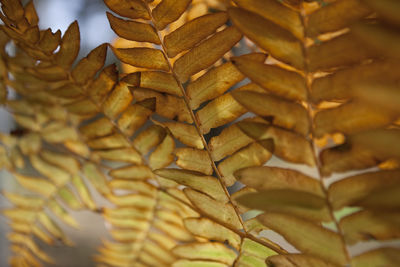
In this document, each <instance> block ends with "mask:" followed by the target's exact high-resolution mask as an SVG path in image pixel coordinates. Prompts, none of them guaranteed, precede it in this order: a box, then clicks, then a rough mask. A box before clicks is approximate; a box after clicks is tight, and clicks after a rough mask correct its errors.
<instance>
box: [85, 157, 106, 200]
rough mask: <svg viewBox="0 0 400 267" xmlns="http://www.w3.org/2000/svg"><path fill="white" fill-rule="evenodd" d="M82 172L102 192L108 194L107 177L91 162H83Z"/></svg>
mask: <svg viewBox="0 0 400 267" xmlns="http://www.w3.org/2000/svg"><path fill="white" fill-rule="evenodd" d="M83 172H84V174H85V176H86V178H88V179H89V181H90V182H91V183H92V185H93V186H94V187H95V188H96V189H97V191H99V192H100V193H102V194H105V195H107V194H109V193H110V189H109V188H108V186H107V179H106V177H105V176H104V174H103V173H102V172H101V171H100V170H99V169H98V167H97V166H96V165H95V164H93V163H85V164H84V165H83Z"/></svg>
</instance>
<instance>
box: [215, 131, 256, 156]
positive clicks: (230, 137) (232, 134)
mask: <svg viewBox="0 0 400 267" xmlns="http://www.w3.org/2000/svg"><path fill="white" fill-rule="evenodd" d="M252 142H253V139H252V138H250V137H248V136H247V135H246V134H244V133H243V132H242V131H241V130H240V128H239V127H237V125H236V124H233V125H231V126H228V127H227V128H225V129H223V130H222V132H221V133H220V134H219V135H217V136H214V137H212V138H211V140H210V142H209V143H208V146H209V148H210V150H211V155H212V157H213V160H214V161H219V160H221V159H223V158H224V157H226V156H228V155H231V154H232V153H234V152H236V151H237V150H239V149H240V148H243V147H245V146H247V145H248V144H250V143H252Z"/></svg>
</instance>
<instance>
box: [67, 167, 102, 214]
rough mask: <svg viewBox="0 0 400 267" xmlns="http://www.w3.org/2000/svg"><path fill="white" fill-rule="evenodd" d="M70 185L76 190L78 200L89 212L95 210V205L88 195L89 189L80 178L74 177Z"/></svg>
mask: <svg viewBox="0 0 400 267" xmlns="http://www.w3.org/2000/svg"><path fill="white" fill-rule="evenodd" d="M72 184H73V185H74V187H75V188H76V191H77V192H78V194H79V196H80V199H81V200H82V202H83V203H84V204H85V205H86V206H87V207H88V208H89V209H91V210H94V209H95V208H96V204H95V203H94V201H93V199H92V196H91V194H90V191H89V189H88V188H87V186H86V184H85V183H84V181H83V180H82V178H81V177H80V176H78V175H74V176H73V177H72Z"/></svg>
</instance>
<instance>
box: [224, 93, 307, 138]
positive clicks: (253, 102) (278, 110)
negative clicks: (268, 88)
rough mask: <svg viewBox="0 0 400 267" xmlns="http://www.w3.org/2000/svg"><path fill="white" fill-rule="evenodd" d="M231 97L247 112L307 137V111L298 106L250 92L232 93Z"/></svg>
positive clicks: (266, 95)
mask: <svg viewBox="0 0 400 267" xmlns="http://www.w3.org/2000/svg"><path fill="white" fill-rule="evenodd" d="M232 95H233V97H234V98H235V99H236V101H238V102H239V103H240V104H241V105H243V106H244V107H245V108H247V109H248V110H249V111H251V112H254V113H255V114H257V115H259V116H262V117H265V118H266V119H268V120H270V121H272V122H273V124H275V125H278V126H281V127H284V128H286V129H288V130H293V131H295V132H297V133H300V134H302V135H307V134H308V132H309V130H310V122H309V119H308V114H307V110H306V109H305V108H304V107H303V106H301V105H300V104H297V103H293V102H290V101H287V100H284V99H282V98H279V97H276V96H273V95H268V94H262V93H257V92H251V91H234V92H232Z"/></svg>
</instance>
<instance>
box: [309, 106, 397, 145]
mask: <svg viewBox="0 0 400 267" xmlns="http://www.w3.org/2000/svg"><path fill="white" fill-rule="evenodd" d="M396 119H397V114H395V113H394V112H393V111H391V110H387V109H380V110H379V111H377V110H376V108H373V107H371V106H370V105H369V104H368V103H363V102H361V101H353V102H350V103H345V104H343V105H341V106H339V107H336V108H331V109H325V110H321V111H319V112H318V113H317V114H316V115H315V118H314V123H315V128H314V133H315V136H316V137H322V136H323V135H324V134H327V133H335V132H340V133H344V134H353V133H357V132H361V131H366V130H370V129H376V128H380V127H384V126H386V125H389V124H390V123H391V122H393V121H395V120H396Z"/></svg>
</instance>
